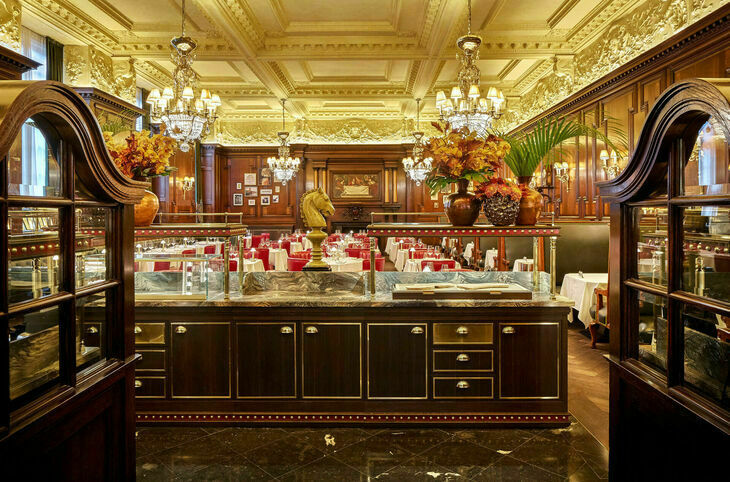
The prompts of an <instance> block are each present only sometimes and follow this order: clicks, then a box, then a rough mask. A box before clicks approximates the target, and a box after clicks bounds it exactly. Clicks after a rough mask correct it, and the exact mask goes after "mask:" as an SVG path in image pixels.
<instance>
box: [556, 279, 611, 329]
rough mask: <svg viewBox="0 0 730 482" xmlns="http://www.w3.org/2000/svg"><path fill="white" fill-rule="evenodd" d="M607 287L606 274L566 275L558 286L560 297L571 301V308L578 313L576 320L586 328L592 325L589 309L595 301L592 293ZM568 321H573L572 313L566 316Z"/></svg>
mask: <svg viewBox="0 0 730 482" xmlns="http://www.w3.org/2000/svg"><path fill="white" fill-rule="evenodd" d="M607 286H608V273H566V274H565V276H564V277H563V284H562V285H561V286H560V296H564V297H566V298H569V299H570V300H572V301H573V303H574V305H573V307H574V308H575V310H576V311H577V312H578V320H580V321H581V323H583V325H585V327H586V328H588V326H589V325H591V324H592V323H593V317H592V316H591V307H592V306H593V302H594V301H595V296H594V294H593V292H594V291H595V289H596V288H606V287H607ZM568 320H570V321H573V313H572V310H571V313H569V314H568Z"/></svg>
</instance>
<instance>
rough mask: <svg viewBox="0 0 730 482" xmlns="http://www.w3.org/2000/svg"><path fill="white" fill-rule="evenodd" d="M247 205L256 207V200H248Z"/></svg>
mask: <svg viewBox="0 0 730 482" xmlns="http://www.w3.org/2000/svg"><path fill="white" fill-rule="evenodd" d="M248 205H249V206H255V205H256V200H255V199H249V200H248Z"/></svg>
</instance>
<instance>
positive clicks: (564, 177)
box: [553, 162, 570, 192]
mask: <svg viewBox="0 0 730 482" xmlns="http://www.w3.org/2000/svg"><path fill="white" fill-rule="evenodd" d="M553 169H555V178H556V179H557V180H558V181H560V183H561V184H565V192H570V166H569V165H568V163H567V162H556V163H555V164H553Z"/></svg>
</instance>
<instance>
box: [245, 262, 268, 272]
mask: <svg viewBox="0 0 730 482" xmlns="http://www.w3.org/2000/svg"><path fill="white" fill-rule="evenodd" d="M254 271H256V272H261V271H264V262H263V261H261V260H260V259H244V260H243V272H244V273H250V272H254Z"/></svg>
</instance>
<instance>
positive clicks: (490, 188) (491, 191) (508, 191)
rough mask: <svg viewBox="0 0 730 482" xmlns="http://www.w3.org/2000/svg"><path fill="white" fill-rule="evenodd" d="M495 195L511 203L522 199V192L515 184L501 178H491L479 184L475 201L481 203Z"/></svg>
mask: <svg viewBox="0 0 730 482" xmlns="http://www.w3.org/2000/svg"><path fill="white" fill-rule="evenodd" d="M497 194H499V195H501V196H502V197H508V198H510V199H512V200H513V201H519V200H520V199H522V191H521V190H520V188H519V187H517V185H516V184H514V183H511V182H509V181H507V180H505V179H502V178H501V177H493V178H491V179H490V180H489V181H487V182H483V183H481V184H479V185H478V186H477V189H476V196H477V199H479V200H481V201H483V200H485V199H489V198H491V197H494V196H496V195H497Z"/></svg>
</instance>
